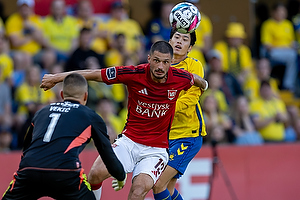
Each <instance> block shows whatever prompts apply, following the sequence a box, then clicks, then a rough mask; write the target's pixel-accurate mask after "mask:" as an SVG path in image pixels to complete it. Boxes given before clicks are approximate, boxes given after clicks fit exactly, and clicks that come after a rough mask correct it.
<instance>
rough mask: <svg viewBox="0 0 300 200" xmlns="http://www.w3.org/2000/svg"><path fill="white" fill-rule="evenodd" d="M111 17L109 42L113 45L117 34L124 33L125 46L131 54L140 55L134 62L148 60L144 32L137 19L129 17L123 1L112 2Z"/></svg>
mask: <svg viewBox="0 0 300 200" xmlns="http://www.w3.org/2000/svg"><path fill="white" fill-rule="evenodd" d="M110 15H111V18H110V19H109V20H108V21H107V23H106V25H107V27H106V28H107V30H108V33H109V44H110V45H113V44H114V43H113V40H114V39H115V35H118V34H120V33H121V34H124V36H125V38H126V43H125V47H126V50H127V51H128V52H129V53H130V54H136V55H138V58H137V60H133V63H134V64H139V63H140V62H142V61H144V60H146V56H145V44H144V42H143V40H144V34H143V31H142V28H141V26H140V25H139V24H138V22H137V21H135V20H133V19H130V18H128V15H127V11H126V8H125V4H124V3H123V2H122V1H115V2H113V3H112V4H111V12H110Z"/></svg>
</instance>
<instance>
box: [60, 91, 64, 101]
mask: <svg viewBox="0 0 300 200" xmlns="http://www.w3.org/2000/svg"><path fill="white" fill-rule="evenodd" d="M60 96H61V98H62V99H64V92H63V91H60Z"/></svg>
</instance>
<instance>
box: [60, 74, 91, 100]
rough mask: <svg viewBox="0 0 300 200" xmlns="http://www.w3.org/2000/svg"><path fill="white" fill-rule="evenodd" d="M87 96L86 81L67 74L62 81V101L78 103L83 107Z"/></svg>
mask: <svg viewBox="0 0 300 200" xmlns="http://www.w3.org/2000/svg"><path fill="white" fill-rule="evenodd" d="M87 96H88V84H87V81H86V79H85V78H84V77H83V76H82V75H80V74H77V73H72V74H69V75H68V76H66V77H65V79H64V81H63V90H62V91H61V97H62V98H63V99H64V100H75V101H79V103H80V104H82V105H85V104H86V101H87Z"/></svg>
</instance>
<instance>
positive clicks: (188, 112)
mask: <svg viewBox="0 0 300 200" xmlns="http://www.w3.org/2000/svg"><path fill="white" fill-rule="evenodd" d="M172 67H175V68H178V69H183V70H186V71H188V72H190V73H194V74H197V75H199V76H200V77H202V78H203V77H204V70H203V66H202V64H201V62H199V61H198V60H196V59H194V58H190V57H187V58H186V59H184V60H183V61H181V62H180V63H176V64H172ZM200 96H201V91H200V89H199V88H198V87H196V86H192V87H191V88H190V89H188V90H187V91H181V92H180V94H179V98H178V99H177V101H176V109H175V115H174V119H173V123H172V126H171V130H170V133H169V139H170V140H174V139H178V138H187V137H198V136H199V134H201V135H202V136H205V135H206V131H205V124H204V119H203V115H202V110H201V107H200V103H199V97H200Z"/></svg>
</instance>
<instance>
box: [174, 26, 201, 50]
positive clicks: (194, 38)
mask: <svg viewBox="0 0 300 200" xmlns="http://www.w3.org/2000/svg"><path fill="white" fill-rule="evenodd" d="M176 32H177V30H176V29H175V28H172V30H171V33H170V39H172V37H173V35H174V34H175V33H176ZM190 36H191V42H190V46H194V44H195V42H196V39H197V38H196V32H195V31H194V32H192V33H190Z"/></svg>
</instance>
